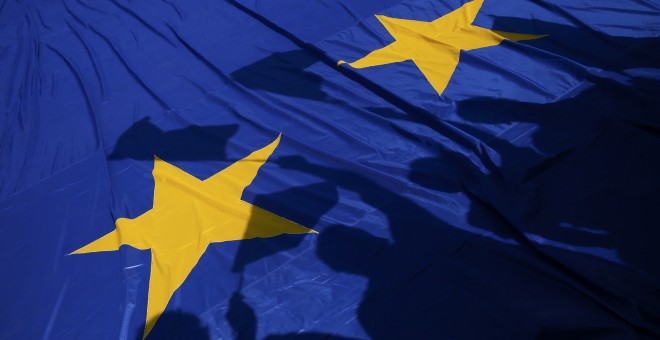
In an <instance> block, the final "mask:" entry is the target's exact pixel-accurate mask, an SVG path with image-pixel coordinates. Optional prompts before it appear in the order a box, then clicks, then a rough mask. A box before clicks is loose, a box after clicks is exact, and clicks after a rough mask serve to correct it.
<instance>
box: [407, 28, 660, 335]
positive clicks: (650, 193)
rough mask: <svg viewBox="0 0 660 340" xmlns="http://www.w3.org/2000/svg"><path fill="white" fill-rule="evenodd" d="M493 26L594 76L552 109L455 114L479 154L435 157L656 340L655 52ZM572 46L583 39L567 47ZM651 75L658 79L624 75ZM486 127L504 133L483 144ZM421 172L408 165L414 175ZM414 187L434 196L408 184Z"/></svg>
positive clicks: (488, 103) (503, 105)
mask: <svg viewBox="0 0 660 340" xmlns="http://www.w3.org/2000/svg"><path fill="white" fill-rule="evenodd" d="M495 23H496V25H495V27H496V29H506V28H507V27H512V26H515V27H521V26H524V25H529V26H530V27H533V28H534V31H533V32H537V31H538V30H543V32H544V33H547V34H549V38H550V37H552V38H553V39H554V40H553V41H550V40H549V39H548V40H547V41H546V40H543V39H539V40H536V41H533V42H529V44H530V45H534V46H535V47H537V48H540V49H542V50H543V51H545V52H550V53H552V54H553V55H561V56H563V57H566V58H569V59H571V60H573V61H576V62H579V63H580V64H582V65H584V66H586V67H588V68H589V69H588V72H587V75H586V77H585V79H584V81H583V83H582V84H581V85H580V86H578V87H576V88H574V89H573V90H572V92H570V93H569V94H567V95H565V96H563V97H561V98H557V99H554V100H550V101H549V102H547V103H527V102H521V101H517V100H510V99H501V98H474V99H469V100H465V101H462V102H459V103H458V104H457V113H458V115H459V117H461V118H462V119H463V120H464V122H463V123H456V124H455V126H457V127H459V128H460V129H461V130H462V131H464V132H466V133H468V134H470V135H472V136H473V137H475V138H476V139H478V140H479V141H480V143H481V144H480V149H481V150H480V151H477V152H475V154H476V157H468V155H467V154H461V153H459V152H457V151H456V150H453V149H449V148H443V147H442V146H440V147H439V149H440V150H439V153H442V154H444V155H445V156H449V157H453V158H454V159H458V160H459V161H457V162H454V164H456V165H457V167H456V170H455V171H456V173H459V174H461V177H462V179H461V182H462V185H463V186H464V187H465V188H466V190H467V191H468V192H469V193H470V194H471V195H473V196H475V197H476V198H478V199H479V200H481V201H482V202H483V203H484V204H485V205H488V206H491V207H492V209H493V210H494V211H497V212H498V213H500V214H501V215H502V216H503V218H504V219H506V220H507V221H509V223H510V224H511V226H512V227H513V228H514V229H515V230H517V231H518V233H519V234H520V235H523V236H524V237H525V238H526V239H528V240H530V241H531V243H530V244H532V245H534V247H535V248H536V249H539V250H541V251H542V252H543V253H544V254H546V255H548V256H549V257H550V258H552V259H553V260H554V261H556V262H557V263H558V264H559V265H560V266H562V267H563V268H565V269H567V270H568V271H569V273H570V275H571V276H573V277H576V278H580V280H581V281H583V283H584V284H585V285H591V286H592V288H593V292H592V293H593V294H594V296H597V297H598V299H599V300H600V301H601V303H602V304H603V305H604V306H605V307H606V308H608V309H610V310H612V311H613V312H614V313H616V314H617V315H619V316H620V317H621V318H622V319H624V320H626V322H628V323H629V324H631V325H633V326H634V327H635V328H637V329H638V330H640V331H642V332H647V334H655V335H656V336H657V335H658V334H660V326H658V323H657V320H659V319H660V295H659V294H658V292H659V291H660V262H658V261H656V260H655V259H657V258H660V248H658V247H657V246H656V243H657V240H658V239H660V229H659V228H657V223H656V221H658V220H660V213H659V212H658V209H657V205H658V202H659V201H658V198H657V192H658V191H660V181H658V180H657V174H658V173H659V172H660V139H659V138H658V136H660V134H659V133H658V132H660V116H658V114H657V113H658V112H660V97H658V96H657V94H658V93H659V92H660V79H659V78H655V77H657V76H658V75H659V74H660V73H659V72H658V69H657V68H658V67H660V41H659V40H658V39H657V38H629V37H611V36H607V35H604V34H602V33H599V32H593V31H590V30H588V29H585V28H583V27H580V28H575V27H570V26H565V25H558V24H552V23H545V22H540V21H524V20H520V19H510V18H506V19H505V18H498V19H497V20H496V22H495ZM569 37H570V38H569ZM575 37H584V39H580V40H579V41H580V44H574V43H569V42H574V41H576V40H575V39H576V38H575ZM558 42H560V43H558ZM561 42H565V43H561ZM541 53H543V52H541ZM647 68H656V69H655V71H653V70H648V71H644V72H637V71H636V72H631V70H645V69H647ZM602 70H605V71H607V72H604V71H602ZM486 124H490V125H495V126H497V125H499V126H507V127H508V128H507V129H504V130H498V131H497V135H489V134H487V133H484V132H483V129H478V128H477V127H478V126H479V125H486ZM425 162H427V163H428V162H434V160H426V161H425ZM422 165H423V164H421V163H418V164H414V163H413V167H414V168H416V169H413V173H414V172H415V171H420V170H421V169H422V168H423V167H422ZM411 180H413V181H415V182H417V183H418V184H420V185H423V186H425V187H428V188H432V189H435V188H433V186H432V184H430V183H424V182H420V181H418V180H415V175H413V176H411ZM478 216H479V214H478V213H475V212H471V213H470V220H471V222H472V223H483V221H482V222H477V219H478Z"/></svg>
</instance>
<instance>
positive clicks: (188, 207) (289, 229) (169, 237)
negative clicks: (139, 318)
mask: <svg viewBox="0 0 660 340" xmlns="http://www.w3.org/2000/svg"><path fill="white" fill-rule="evenodd" d="M279 141H280V137H279V136H278V137H277V139H276V140H275V141H273V142H272V143H271V144H270V145H268V146H266V147H264V148H263V149H261V150H257V151H255V152H253V153H252V154H250V155H249V156H247V157H245V158H244V159H242V160H240V161H238V162H236V163H234V164H232V165H230V166H229V167H228V168H226V169H224V170H222V171H220V172H218V173H217V174H215V175H213V176H211V177H209V178H208V179H206V180H204V181H201V180H199V179H197V178H195V177H193V176H191V175H189V174H188V173H186V172H185V171H183V170H181V169H179V168H177V167H175V166H174V165H171V164H168V163H167V162H165V161H163V160H161V159H159V158H156V159H155V162H154V163H155V164H154V170H153V176H154V181H155V188H154V206H153V208H152V209H151V210H149V211H147V212H146V213H144V214H142V215H140V216H139V217H137V218H135V219H132V220H131V219H125V218H120V219H118V220H117V222H116V229H115V230H114V231H112V232H110V233H109V234H107V235H105V236H103V237H101V238H99V239H98V240H96V241H94V242H92V243H90V244H88V245H86V246H84V247H82V248H80V249H78V250H76V251H74V252H73V253H72V254H83V253H91V252H100V251H113V250H118V249H119V246H121V245H123V244H125V245H130V246H132V247H134V248H137V249H142V250H144V249H151V277H150V279H149V296H148V302H147V319H146V324H145V329H144V337H146V336H147V334H149V331H151V329H152V328H153V326H154V324H155V323H156V320H157V319H158V317H159V316H160V314H162V312H163V311H164V310H165V307H166V306H167V303H168V301H169V300H170V298H171V297H172V294H173V293H174V291H175V290H176V289H177V288H179V286H181V284H182V283H183V281H184V280H185V279H186V277H187V276H188V274H189V273H190V271H191V270H192V269H193V267H194V266H195V265H196V264H197V261H198V260H199V258H200V257H201V256H202V254H203V253H204V251H205V250H206V248H207V246H208V244H209V243H212V242H224V241H233V240H243V239H250V238H255V237H272V236H277V235H281V234H305V233H315V231H314V230H312V229H308V228H305V227H302V226H300V225H298V224H296V223H294V222H291V221H289V220H286V219H284V218H282V217H279V216H277V215H275V214H272V213H270V212H268V211H265V210H263V209H260V208H258V207H256V206H254V205H251V204H250V203H247V202H244V201H242V200H241V195H242V194H243V190H244V189H245V187H247V186H248V185H249V184H250V183H251V182H252V180H253V179H254V177H255V176H256V175H257V171H258V170H259V168H260V167H261V165H263V164H264V163H265V162H266V160H267V159H268V157H269V156H270V155H271V154H272V153H273V151H274V150H275V148H276V147H277V145H278V144H279Z"/></svg>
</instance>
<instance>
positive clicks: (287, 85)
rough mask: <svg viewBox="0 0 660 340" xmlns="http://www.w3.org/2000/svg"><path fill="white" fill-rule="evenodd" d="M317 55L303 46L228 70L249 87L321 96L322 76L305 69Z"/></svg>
mask: <svg viewBox="0 0 660 340" xmlns="http://www.w3.org/2000/svg"><path fill="white" fill-rule="evenodd" d="M316 62H319V59H318V58H317V57H316V56H315V55H313V54H312V53H310V52H307V51H305V50H293V51H286V52H276V53H273V54H271V55H270V56H268V57H266V58H263V59H261V60H258V61H256V62H254V63H252V64H250V65H247V66H245V67H243V68H240V69H238V70H236V71H234V72H232V73H231V77H232V79H234V80H235V81H237V82H238V83H240V84H241V85H243V86H245V87H247V88H249V89H252V90H263V91H267V92H271V93H275V94H281V95H285V96H289V97H296V98H306V99H312V100H323V99H325V98H326V97H327V95H326V94H325V92H323V90H322V89H321V83H322V82H323V79H322V78H321V76H319V75H317V74H314V73H312V72H308V71H305V69H306V68H307V67H309V66H311V65H313V64H314V63H316Z"/></svg>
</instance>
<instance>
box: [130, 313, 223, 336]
mask: <svg viewBox="0 0 660 340" xmlns="http://www.w3.org/2000/svg"><path fill="white" fill-rule="evenodd" d="M143 330H144V325H142V326H141V327H139V328H138V332H137V334H136V335H135V337H134V339H135V340H142V334H143ZM149 339H164V340H181V339H187V340H210V339H211V337H210V335H209V330H208V327H206V326H205V325H204V324H203V323H202V320H200V319H199V318H198V317H197V316H195V315H194V314H190V313H186V312H183V311H173V312H165V313H163V314H161V315H160V317H159V318H158V322H157V323H156V326H155V327H154V329H153V330H152V331H151V332H150V333H149V336H148V337H147V340H149Z"/></svg>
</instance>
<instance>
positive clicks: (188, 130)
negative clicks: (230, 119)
mask: <svg viewBox="0 0 660 340" xmlns="http://www.w3.org/2000/svg"><path fill="white" fill-rule="evenodd" d="M237 131H238V125H236V124H229V125H211V126H198V125H189V126H187V127H184V128H180V129H174V130H164V129H162V128H161V127H159V126H158V125H156V124H154V123H153V122H151V121H150V120H149V119H148V118H144V119H141V120H139V121H138V122H136V123H135V124H133V125H132V126H131V127H130V128H129V129H128V130H126V131H125V132H124V133H123V134H122V135H121V136H120V137H119V139H118V141H117V143H116V145H115V147H114V149H113V151H112V152H111V153H110V155H109V156H108V158H109V159H111V160H113V159H137V160H153V159H154V155H155V156H158V157H161V158H163V159H166V160H168V161H213V160H215V161H224V160H226V153H225V146H226V145H227V141H228V140H229V138H231V137H232V136H233V135H234V134H236V132H237Z"/></svg>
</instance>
